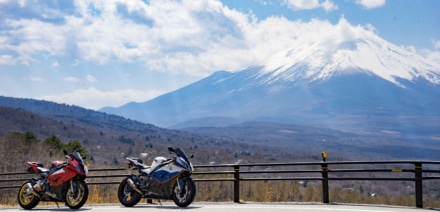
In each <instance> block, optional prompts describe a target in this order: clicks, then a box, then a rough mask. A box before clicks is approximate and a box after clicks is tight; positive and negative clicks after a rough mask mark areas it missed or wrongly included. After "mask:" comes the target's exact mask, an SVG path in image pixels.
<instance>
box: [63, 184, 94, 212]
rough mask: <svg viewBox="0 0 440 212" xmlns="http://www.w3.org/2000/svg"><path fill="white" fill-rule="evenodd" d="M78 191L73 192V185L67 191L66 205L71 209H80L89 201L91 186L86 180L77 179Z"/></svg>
mask: <svg viewBox="0 0 440 212" xmlns="http://www.w3.org/2000/svg"><path fill="white" fill-rule="evenodd" d="M74 183H76V186H77V189H78V191H77V192H76V193H73V192H71V186H70V185H69V188H68V189H67V192H66V202H65V203H66V206H67V207H69V208H70V209H79V208H81V207H82V206H83V205H84V204H85V203H86V201H87V198H88V197H89V188H88V186H87V184H86V182H84V181H76V182H74Z"/></svg>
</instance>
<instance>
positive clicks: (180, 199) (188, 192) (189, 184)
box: [173, 178, 196, 207]
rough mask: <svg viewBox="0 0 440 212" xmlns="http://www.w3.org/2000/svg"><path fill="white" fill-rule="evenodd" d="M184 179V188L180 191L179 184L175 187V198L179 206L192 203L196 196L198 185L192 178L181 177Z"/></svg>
mask: <svg viewBox="0 0 440 212" xmlns="http://www.w3.org/2000/svg"><path fill="white" fill-rule="evenodd" d="M180 180H182V181H183V186H182V187H183V188H182V190H181V191H179V188H178V185H177V183H176V186H175V187H174V192H173V200H174V203H176V205H177V206H179V207H186V206H188V205H190V204H191V203H192V202H193V200H194V198H195V196H196V185H195V184H194V181H193V180H192V179H191V178H185V179H180Z"/></svg>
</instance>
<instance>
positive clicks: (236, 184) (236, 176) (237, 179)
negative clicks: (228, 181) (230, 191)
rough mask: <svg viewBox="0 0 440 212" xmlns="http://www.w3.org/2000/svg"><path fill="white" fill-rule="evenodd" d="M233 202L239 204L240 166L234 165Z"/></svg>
mask: <svg viewBox="0 0 440 212" xmlns="http://www.w3.org/2000/svg"><path fill="white" fill-rule="evenodd" d="M234 202H235V203H239V202H240V166H239V165H234Z"/></svg>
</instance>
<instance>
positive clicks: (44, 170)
mask: <svg viewBox="0 0 440 212" xmlns="http://www.w3.org/2000/svg"><path fill="white" fill-rule="evenodd" d="M38 171H40V172H41V173H45V172H49V169H46V168H44V167H38Z"/></svg>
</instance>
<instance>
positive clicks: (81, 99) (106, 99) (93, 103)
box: [36, 88, 164, 110]
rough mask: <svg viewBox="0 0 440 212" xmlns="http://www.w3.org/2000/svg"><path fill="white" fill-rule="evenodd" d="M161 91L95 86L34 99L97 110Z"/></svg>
mask: <svg viewBox="0 0 440 212" xmlns="http://www.w3.org/2000/svg"><path fill="white" fill-rule="evenodd" d="M163 93H164V92H163V91H160V90H149V91H140V90H133V89H124V90H116V91H100V90H97V89H96V88H89V89H78V90H75V91H73V92H69V93H62V94H57V95H48V96H41V97H39V98H36V99H44V100H48V101H54V102H58V103H65V104H70V105H77V106H81V107H85V108H88V109H94V110H97V109H100V108H102V107H105V106H113V107H118V106H121V105H123V104H126V103H127V102H132V101H135V102H144V101H147V100H150V99H152V98H154V97H157V96H159V95H161V94H163Z"/></svg>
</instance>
